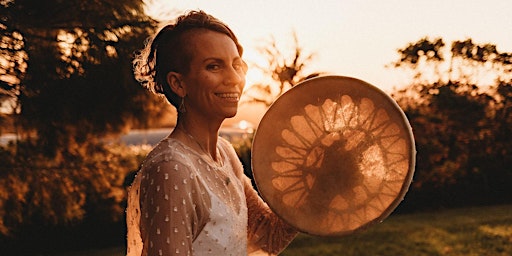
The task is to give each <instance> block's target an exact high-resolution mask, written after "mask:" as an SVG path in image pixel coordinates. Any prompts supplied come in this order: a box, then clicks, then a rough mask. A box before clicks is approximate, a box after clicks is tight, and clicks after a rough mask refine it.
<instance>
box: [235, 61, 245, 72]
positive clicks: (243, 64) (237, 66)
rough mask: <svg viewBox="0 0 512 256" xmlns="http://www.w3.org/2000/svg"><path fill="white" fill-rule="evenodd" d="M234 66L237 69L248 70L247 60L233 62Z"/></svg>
mask: <svg viewBox="0 0 512 256" xmlns="http://www.w3.org/2000/svg"><path fill="white" fill-rule="evenodd" d="M233 68H234V69H235V70H237V71H242V72H244V73H245V72H247V64H245V62H240V63H235V64H233Z"/></svg>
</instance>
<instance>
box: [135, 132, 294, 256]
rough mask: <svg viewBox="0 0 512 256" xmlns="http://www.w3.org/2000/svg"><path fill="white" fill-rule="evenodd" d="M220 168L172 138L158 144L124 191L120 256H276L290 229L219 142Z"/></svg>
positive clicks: (222, 141)
mask: <svg viewBox="0 0 512 256" xmlns="http://www.w3.org/2000/svg"><path fill="white" fill-rule="evenodd" d="M217 151H218V153H219V154H220V155H219V157H221V158H222V159H223V160H224V164H223V165H222V166H220V167H218V166H217V165H216V163H214V162H213V161H211V160H210V159H209V158H207V157H206V155H205V154H201V153H199V152H197V151H195V150H193V149H191V148H189V147H188V146H186V145H184V144H183V143H181V142H180V141H179V140H176V139H172V138H166V139H164V140H162V141H161V142H160V143H159V144H158V145H157V146H156V147H155V148H154V149H153V151H152V152H151V153H150V154H149V155H148V156H147V158H146V160H145V161H144V163H143V165H142V167H141V169H140V170H139V172H138V174H137V176H136V177H135V180H134V182H133V184H132V186H131V188H130V190H129V193H128V207H127V211H126V214H127V228H128V234H127V255H129V256H133V255H137V256H139V255H236V256H239V255H256V254H259V255H261V254H263V255H276V254H278V253H279V252H280V251H281V250H283V249H284V248H285V247H286V246H287V245H288V243H289V242H290V241H291V240H292V239H293V238H294V237H295V235H296V231H295V230H294V229H293V228H291V227H290V226H288V225H287V224H285V223H284V222H282V221H281V220H280V219H279V218H278V217H277V216H276V215H274V214H273V213H272V212H271V211H270V209H269V208H268V206H267V205H266V204H265V203H264V202H263V201H262V200H261V198H260V197H259V196H258V194H257V192H256V191H255V190H254V189H253V187H252V185H251V182H250V180H249V178H247V177H246V176H245V175H244V173H243V168H242V165H241V163H240V161H239V159H238V157H237V155H236V153H235V151H234V149H233V147H232V146H231V145H230V144H229V142H227V141H226V140H225V139H223V138H221V137H219V139H218V144H217Z"/></svg>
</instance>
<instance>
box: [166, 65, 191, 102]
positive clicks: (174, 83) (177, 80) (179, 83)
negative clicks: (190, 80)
mask: <svg viewBox="0 0 512 256" xmlns="http://www.w3.org/2000/svg"><path fill="white" fill-rule="evenodd" d="M167 84H169V86H170V87H171V90H172V91H173V92H174V93H176V95H178V96H179V97H180V98H183V97H185V95H187V91H186V90H185V87H184V86H183V80H182V75H181V74H180V73H177V72H172V71H171V72H169V73H167Z"/></svg>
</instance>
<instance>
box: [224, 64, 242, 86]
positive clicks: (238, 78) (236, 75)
mask: <svg viewBox="0 0 512 256" xmlns="http://www.w3.org/2000/svg"><path fill="white" fill-rule="evenodd" d="M226 81H227V83H228V84H229V85H231V86H233V85H239V84H240V83H243V82H244V81H245V72H244V71H243V70H238V69H236V68H234V67H231V68H229V71H228V74H227V78H226Z"/></svg>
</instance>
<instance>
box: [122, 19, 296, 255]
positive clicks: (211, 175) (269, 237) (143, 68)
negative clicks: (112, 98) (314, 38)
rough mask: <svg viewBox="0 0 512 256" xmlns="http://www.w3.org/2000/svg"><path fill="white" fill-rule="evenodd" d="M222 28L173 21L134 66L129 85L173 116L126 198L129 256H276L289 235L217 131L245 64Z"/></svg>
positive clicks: (233, 106) (234, 104)
mask: <svg viewBox="0 0 512 256" xmlns="http://www.w3.org/2000/svg"><path fill="white" fill-rule="evenodd" d="M242 53H243V48H242V46H241V45H240V44H239V42H238V39H237V38H236V36H235V35H234V34H233V32H232V31H231V29H229V28H228V27H227V26H226V25H225V24H224V23H222V22H221V21H219V20H218V19H216V18H214V17H212V16H211V15H208V14H206V13H205V12H202V11H192V12H189V13H186V14H184V15H182V16H179V17H178V19H177V20H176V22H175V23H169V24H167V25H165V26H164V27H163V28H162V29H160V30H159V31H158V32H157V34H156V35H155V36H154V37H153V38H151V40H149V42H148V45H147V47H146V48H145V49H143V50H142V51H141V52H140V53H139V55H138V56H137V58H136V59H135V61H134V67H135V75H136V77H137V78H138V80H139V81H140V82H141V83H142V84H143V85H145V86H146V87H147V88H148V89H150V90H151V91H153V92H156V93H159V94H162V95H163V96H165V97H166V98H167V100H168V101H169V103H171V104H172V105H173V106H174V107H176V109H177V110H178V117H177V119H178V120H177V124H176V127H175V128H174V129H173V130H172V131H169V132H170V134H169V136H167V137H166V138H164V139H163V140H162V141H160V142H159V143H158V144H157V145H156V146H155V148H154V149H153V150H152V151H151V152H150V153H149V154H148V156H147V158H146V159H145V160H144V162H143V164H142V166H141V169H140V170H139V171H138V173H137V176H136V178H135V180H134V182H133V184H132V186H131V188H130V192H129V196H128V209H127V225H128V240H127V241H128V255H174V254H179V255H192V254H194V255H206V254H211V255H246V254H250V253H260V252H265V253H266V254H277V253H279V252H280V251H281V250H283V249H284V248H285V247H286V246H287V245H288V243H289V242H290V241H291V240H292V239H293V238H294V237H295V235H296V234H297V231H296V230H295V229H294V228H292V227H290V226H289V225H288V224H286V223H285V222H284V221H282V220H281V219H280V218H279V217H277V216H276V215H275V214H274V213H273V212H272V211H271V210H270V209H269V208H268V206H267V205H266V204H265V203H264V202H263V200H262V199H261V198H260V197H259V195H258V193H257V192H256V191H255V190H254V188H253V186H252V183H251V181H250V179H249V178H248V177H247V176H246V175H245V174H244V172H243V167H242V164H241V163H240V160H239V158H238V156H237V154H236V152H235V150H234V149H233V147H232V145H230V144H229V142H228V141H227V140H226V139H223V138H222V137H219V129H220V127H221V125H222V123H223V121H224V119H226V118H230V117H233V116H235V115H236V113H237V111H238V102H239V100H240V97H241V94H242V90H243V87H244V85H245V73H246V71H247V67H246V64H245V62H244V61H243V60H242Z"/></svg>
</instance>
